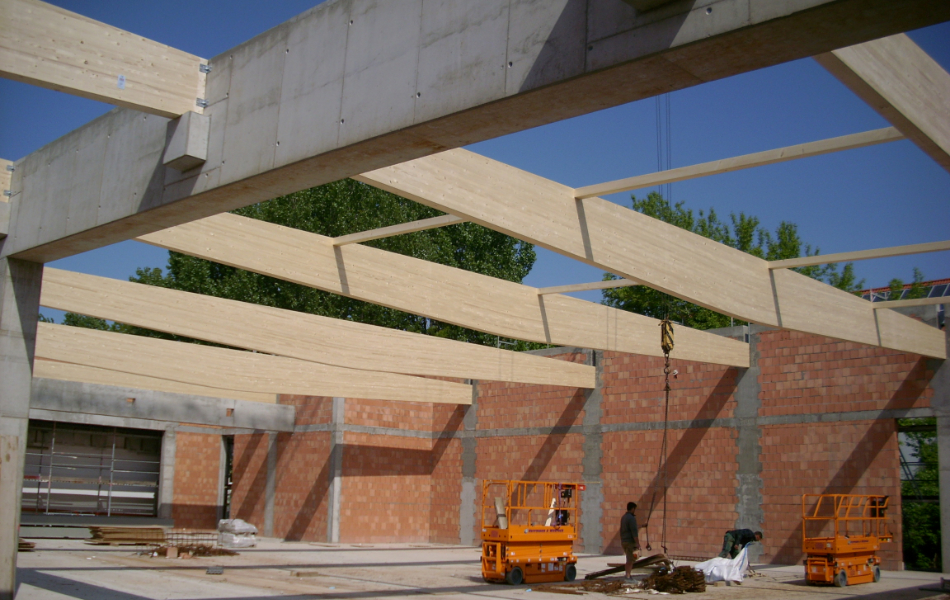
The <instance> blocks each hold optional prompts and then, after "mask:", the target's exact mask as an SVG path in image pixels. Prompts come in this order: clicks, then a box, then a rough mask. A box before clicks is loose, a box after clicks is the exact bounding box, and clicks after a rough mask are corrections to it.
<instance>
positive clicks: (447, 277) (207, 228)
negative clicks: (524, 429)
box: [138, 214, 749, 367]
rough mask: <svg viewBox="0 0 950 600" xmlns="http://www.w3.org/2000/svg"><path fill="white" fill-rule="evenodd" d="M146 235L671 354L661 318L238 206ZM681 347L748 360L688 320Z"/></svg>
mask: <svg viewBox="0 0 950 600" xmlns="http://www.w3.org/2000/svg"><path fill="white" fill-rule="evenodd" d="M138 239H139V241H142V242H145V243H147V244H152V245H154V246H159V247H161V248H166V249H168V250H173V251H175V252H181V253H184V254H189V255H191V256H196V257H198V258H203V259H206V260H211V261H214V262H218V263H221V264H225V265H229V266H232V267H236V268H239V269H245V270H247V271H252V272H255V273H260V274H262V275H267V276H270V277H276V278H279V279H283V280H285V281H291V282H293V283H298V284H300V285H305V286H309V287H313V288H317V289H321V290H324V291H327V292H332V293H334V294H340V295H343V296H347V297H350V298H356V299H358V300H364V301H366V302H372V303H374V304H380V305H382V306H388V307H390V308H395V309H397V310H402V311H406V312H409V313H412V314H417V315H421V316H424V317H428V318H431V319H435V320H438V321H443V322H445V323H452V324H454V325H459V326H461V327H468V328H471V329H476V330H478V331H484V332H486V333H491V334H494V335H499V336H503V337H508V338H514V339H520V340H527V341H533V342H541V343H545V344H558V345H564V346H578V347H581V348H594V349H598V350H616V351H618V352H630V353H633V354H644V355H647V356H662V351H661V349H660V344H659V338H658V337H657V331H659V329H658V328H657V325H658V323H659V321H657V320H656V319H651V318H649V317H644V316H642V315H637V314H634V313H631V312H627V311H623V310H618V309H615V308H611V307H608V306H603V305H601V304H595V303H593V302H587V301H585V300H579V299H577V298H571V297H569V296H562V295H551V296H539V295H538V289H537V288H534V287H530V286H526V285H521V284H518V283H513V282H510V281H504V280H501V279H496V278H494V277H488V276H486V275H480V274H478V273H471V272H469V271H464V270H462V269H456V268H453V267H447V266H445V265H440V264H437V263H433V262H428V261H424V260H420V259H417V258H412V257H409V256H403V255H401V254H396V253H393V252H386V251H384V250H379V249H377V248H372V247H369V246H362V245H359V244H355V245H347V246H338V247H334V246H333V244H332V238H328V237H324V236H320V235H316V234H313V233H308V232H305V231H299V230H296V229H292V228H289V227H282V226H280V225H274V224H272V223H266V222H264V221H258V220H255V219H248V218H246V217H241V216H238V215H233V214H222V215H216V216H214V217H209V218H206V219H202V220H201V221H195V222H193V223H186V224H184V225H179V226H177V227H173V228H171V229H166V230H163V231H159V232H156V233H152V234H149V235H146V236H142V237H140V238H138ZM677 342H678V343H677V346H676V349H675V350H674V351H673V357H674V358H677V359H682V360H694V361H700V362H709V363H715V364H722V365H730V366H738V367H747V366H748V365H749V346H748V344H745V343H743V342H739V341H736V340H732V339H729V338H725V337H721V336H718V335H715V334H711V333H706V332H703V331H697V330H694V329H689V328H686V327H681V328H679V330H677Z"/></svg>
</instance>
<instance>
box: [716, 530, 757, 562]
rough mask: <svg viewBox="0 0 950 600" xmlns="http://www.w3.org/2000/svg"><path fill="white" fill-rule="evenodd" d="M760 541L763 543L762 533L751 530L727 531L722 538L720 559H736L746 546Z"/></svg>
mask: <svg viewBox="0 0 950 600" xmlns="http://www.w3.org/2000/svg"><path fill="white" fill-rule="evenodd" d="M760 541H762V532H761V531H752V530H751V529H733V530H732V531H727V532H726V535H725V537H723V538H722V552H720V553H719V558H735V557H736V556H738V555H739V551H740V550H742V549H743V548H745V545H746V544H750V543H752V542H760Z"/></svg>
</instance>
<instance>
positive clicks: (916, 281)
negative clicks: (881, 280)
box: [888, 267, 927, 300]
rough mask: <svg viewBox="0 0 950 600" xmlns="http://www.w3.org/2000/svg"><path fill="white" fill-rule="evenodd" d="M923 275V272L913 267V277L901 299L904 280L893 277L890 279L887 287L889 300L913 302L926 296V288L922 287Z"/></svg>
mask: <svg viewBox="0 0 950 600" xmlns="http://www.w3.org/2000/svg"><path fill="white" fill-rule="evenodd" d="M923 283H924V274H923V272H922V271H921V270H920V269H918V268H917V267H914V276H913V279H911V282H910V289H909V290H907V294H905V295H904V296H903V298H901V294H902V293H903V291H904V285H905V284H904V280H902V279H898V278H897V277H895V278H894V279H891V282H890V283H889V284H888V287H889V288H891V295H890V299H891V300H901V299H903V300H913V299H915V298H923V297H924V296H926V295H927V288H926V287H924V285H923Z"/></svg>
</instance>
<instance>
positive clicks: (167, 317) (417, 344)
mask: <svg viewBox="0 0 950 600" xmlns="http://www.w3.org/2000/svg"><path fill="white" fill-rule="evenodd" d="M40 305H42V306H46V307H48V308H55V309H58V310H63V311H69V312H75V313H79V314H83V315H89V316H93V317H99V318H101V319H109V320H113V321H118V322H121V323H126V324H128V325H135V326H138V327H143V328H146V329H152V330H155V331H162V332H166V333H173V334H176V335H181V336H185V337H190V338H194V339H200V340H203V341H206V342H213V343H217V344H223V345H226V346H231V347H234V348H244V349H247V350H257V351H259V352H267V353H269V354H275V355H278V356H286V357H289V358H298V359H301V360H308V361H313V362H318V363H323V364H328V365H336V366H340V367H349V368H354V369H364V370H369V371H387V372H390V373H404V374H413V375H432V376H438V377H455V378H460V379H484V380H493V381H508V382H518V383H533V384H542V385H563V386H570V387H581V388H593V387H594V384H595V381H594V380H595V373H594V367H591V366H585V365H580V364H575V363H569V362H564V361H560V360H555V359H551V358H545V357H542V356H534V355H531V354H525V353H522V352H511V351H508V350H500V349H497V348H490V347H487V346H480V345H476V344H468V343H465V342H458V341H455V340H447V339H443V338H439V337H435V336H428V335H422V334H418V333H409V332H406V331H398V330H395V329H388V328H386V327H377V326H374V325H366V324H363V323H354V322H352V321H344V320H341V319H331V318H329V317H321V316H317V315H310V314H305V313H299V312H294V311H289V310H282V309H279V308H273V307H269V306H260V305H257V304H248V303H246V302H237V301H235V300H226V299H223V298H214V297H211V296H203V295H201V294H191V293H188V292H182V291H178V290H170V289H165V288H160V287H154V286H148V285H143V284H138V283H130V282H125V281H117V280H115V279H107V278H104V277H95V276H92V275H83V274H80V273H71V272H69V271H61V270H59V269H51V268H46V269H44V270H43V291H42V296H41V297H40ZM446 357H451V359H447V358H446Z"/></svg>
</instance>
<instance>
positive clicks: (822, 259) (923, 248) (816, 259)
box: [769, 240, 950, 269]
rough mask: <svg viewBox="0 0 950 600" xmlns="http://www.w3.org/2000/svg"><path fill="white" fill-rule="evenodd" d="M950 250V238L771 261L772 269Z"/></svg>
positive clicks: (770, 266)
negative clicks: (943, 240) (942, 240)
mask: <svg viewBox="0 0 950 600" xmlns="http://www.w3.org/2000/svg"><path fill="white" fill-rule="evenodd" d="M943 250H950V240H948V241H945V242H927V243H924V244H909V245H907V246H891V247H890V248H877V249H875V250H857V251H855V252H839V253H837V254H819V255H817V256H803V257H801V258H789V259H785V260H773V261H771V262H769V268H770V269H795V268H798V267H810V266H812V265H826V264H829V263H839V262H850V261H855V260H868V259H871V258H886V257H888V256H907V255H908V254H923V253H925V252H941V251H943Z"/></svg>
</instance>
